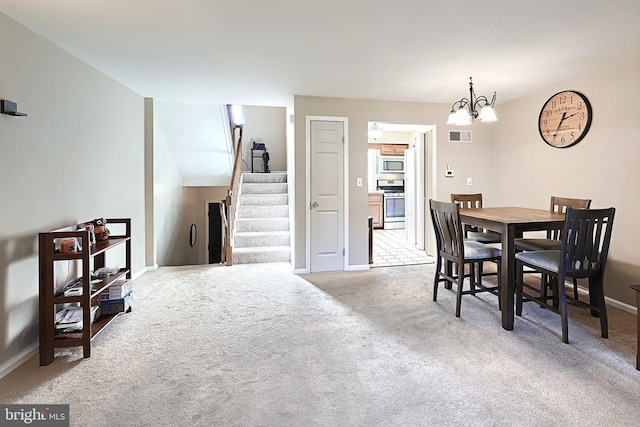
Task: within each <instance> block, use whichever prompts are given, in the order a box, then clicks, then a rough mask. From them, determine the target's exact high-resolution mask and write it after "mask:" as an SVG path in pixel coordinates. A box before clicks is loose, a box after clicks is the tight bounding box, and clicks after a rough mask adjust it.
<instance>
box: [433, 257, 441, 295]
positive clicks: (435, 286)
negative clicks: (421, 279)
mask: <svg viewBox="0 0 640 427" xmlns="http://www.w3.org/2000/svg"><path fill="white" fill-rule="evenodd" d="M437 258H438V259H437V261H436V277H435V278H434V279H433V300H434V301H437V300H438V283H439V282H440V269H441V268H442V257H437Z"/></svg>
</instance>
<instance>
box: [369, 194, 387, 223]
mask: <svg viewBox="0 0 640 427" xmlns="http://www.w3.org/2000/svg"><path fill="white" fill-rule="evenodd" d="M368 208H369V216H370V217H372V218H373V228H382V227H383V225H384V224H383V222H382V193H381V192H376V193H369V205H368Z"/></svg>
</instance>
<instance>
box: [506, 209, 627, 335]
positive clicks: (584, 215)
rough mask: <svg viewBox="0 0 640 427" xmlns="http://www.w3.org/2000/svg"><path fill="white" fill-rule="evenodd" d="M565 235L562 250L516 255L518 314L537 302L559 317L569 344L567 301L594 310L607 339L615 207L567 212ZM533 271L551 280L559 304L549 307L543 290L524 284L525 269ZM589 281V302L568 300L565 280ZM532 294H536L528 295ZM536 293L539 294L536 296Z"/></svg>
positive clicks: (524, 252)
mask: <svg viewBox="0 0 640 427" xmlns="http://www.w3.org/2000/svg"><path fill="white" fill-rule="evenodd" d="M565 215H566V217H565V226H564V232H563V233H562V237H561V241H560V245H561V247H560V250H556V249H547V250H539V251H523V252H517V253H516V255H515V258H516V315H517V316H521V315H522V303H523V302H527V301H535V302H537V303H538V304H539V305H541V306H543V307H546V308H549V309H551V310H552V311H554V312H556V313H558V314H560V316H561V319H562V342H564V343H569V327H568V315H567V301H569V302H572V303H574V304H576V305H580V306H586V307H589V308H590V309H591V314H592V315H593V316H594V317H600V330H601V334H602V337H603V338H608V336H609V327H608V321H607V306H606V304H605V300H604V273H605V267H606V265H607V255H608V253H609V242H610V240H611V230H612V227H613V217H614V215H615V208H608V209H575V208H568V209H567V211H566V214H565ZM525 266H526V267H528V268H531V269H533V270H536V271H538V272H540V273H542V274H545V275H547V276H549V277H550V278H551V282H552V284H553V292H554V294H557V295H558V296H559V304H558V306H556V305H555V304H553V305H549V304H548V302H547V299H546V298H545V297H544V295H542V292H541V290H540V289H538V288H536V287H533V286H530V285H528V284H526V283H525V282H524V278H523V271H524V267H525ZM567 278H586V279H588V280H589V303H586V302H583V301H580V300H579V299H576V298H572V297H567V293H566V289H565V286H566V284H565V280H566V279H567ZM525 289H526V290H527V291H533V292H534V293H529V292H526V293H525ZM535 293H537V295H536V294H535Z"/></svg>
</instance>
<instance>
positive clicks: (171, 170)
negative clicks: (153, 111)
mask: <svg viewBox="0 0 640 427" xmlns="http://www.w3.org/2000/svg"><path fill="white" fill-rule="evenodd" d="M152 192H153V222H154V228H153V232H154V238H153V241H154V250H155V254H156V256H155V259H156V264H157V265H158V266H164V265H175V259H176V258H179V254H180V249H181V248H176V241H177V240H178V235H177V234H178V233H179V231H180V230H179V228H178V227H177V226H178V224H180V223H181V218H182V216H183V212H184V198H185V196H184V187H182V176H181V175H180V172H179V170H178V167H177V164H176V160H175V158H174V157H173V154H172V152H171V150H170V149H169V143H168V142H167V138H166V136H165V134H164V131H163V128H162V126H160V124H159V123H158V120H157V117H156V116H155V115H154V117H153V190H152Z"/></svg>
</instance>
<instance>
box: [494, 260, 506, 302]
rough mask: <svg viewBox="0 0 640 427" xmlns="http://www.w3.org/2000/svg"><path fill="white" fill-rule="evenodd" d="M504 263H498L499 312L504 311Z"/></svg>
mask: <svg viewBox="0 0 640 427" xmlns="http://www.w3.org/2000/svg"><path fill="white" fill-rule="evenodd" d="M501 264H502V262H501V261H500V260H498V261H497V262H496V271H497V273H498V275H497V276H496V283H497V284H498V310H500V311H502V290H503V289H504V288H503V287H502V265H501Z"/></svg>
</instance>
